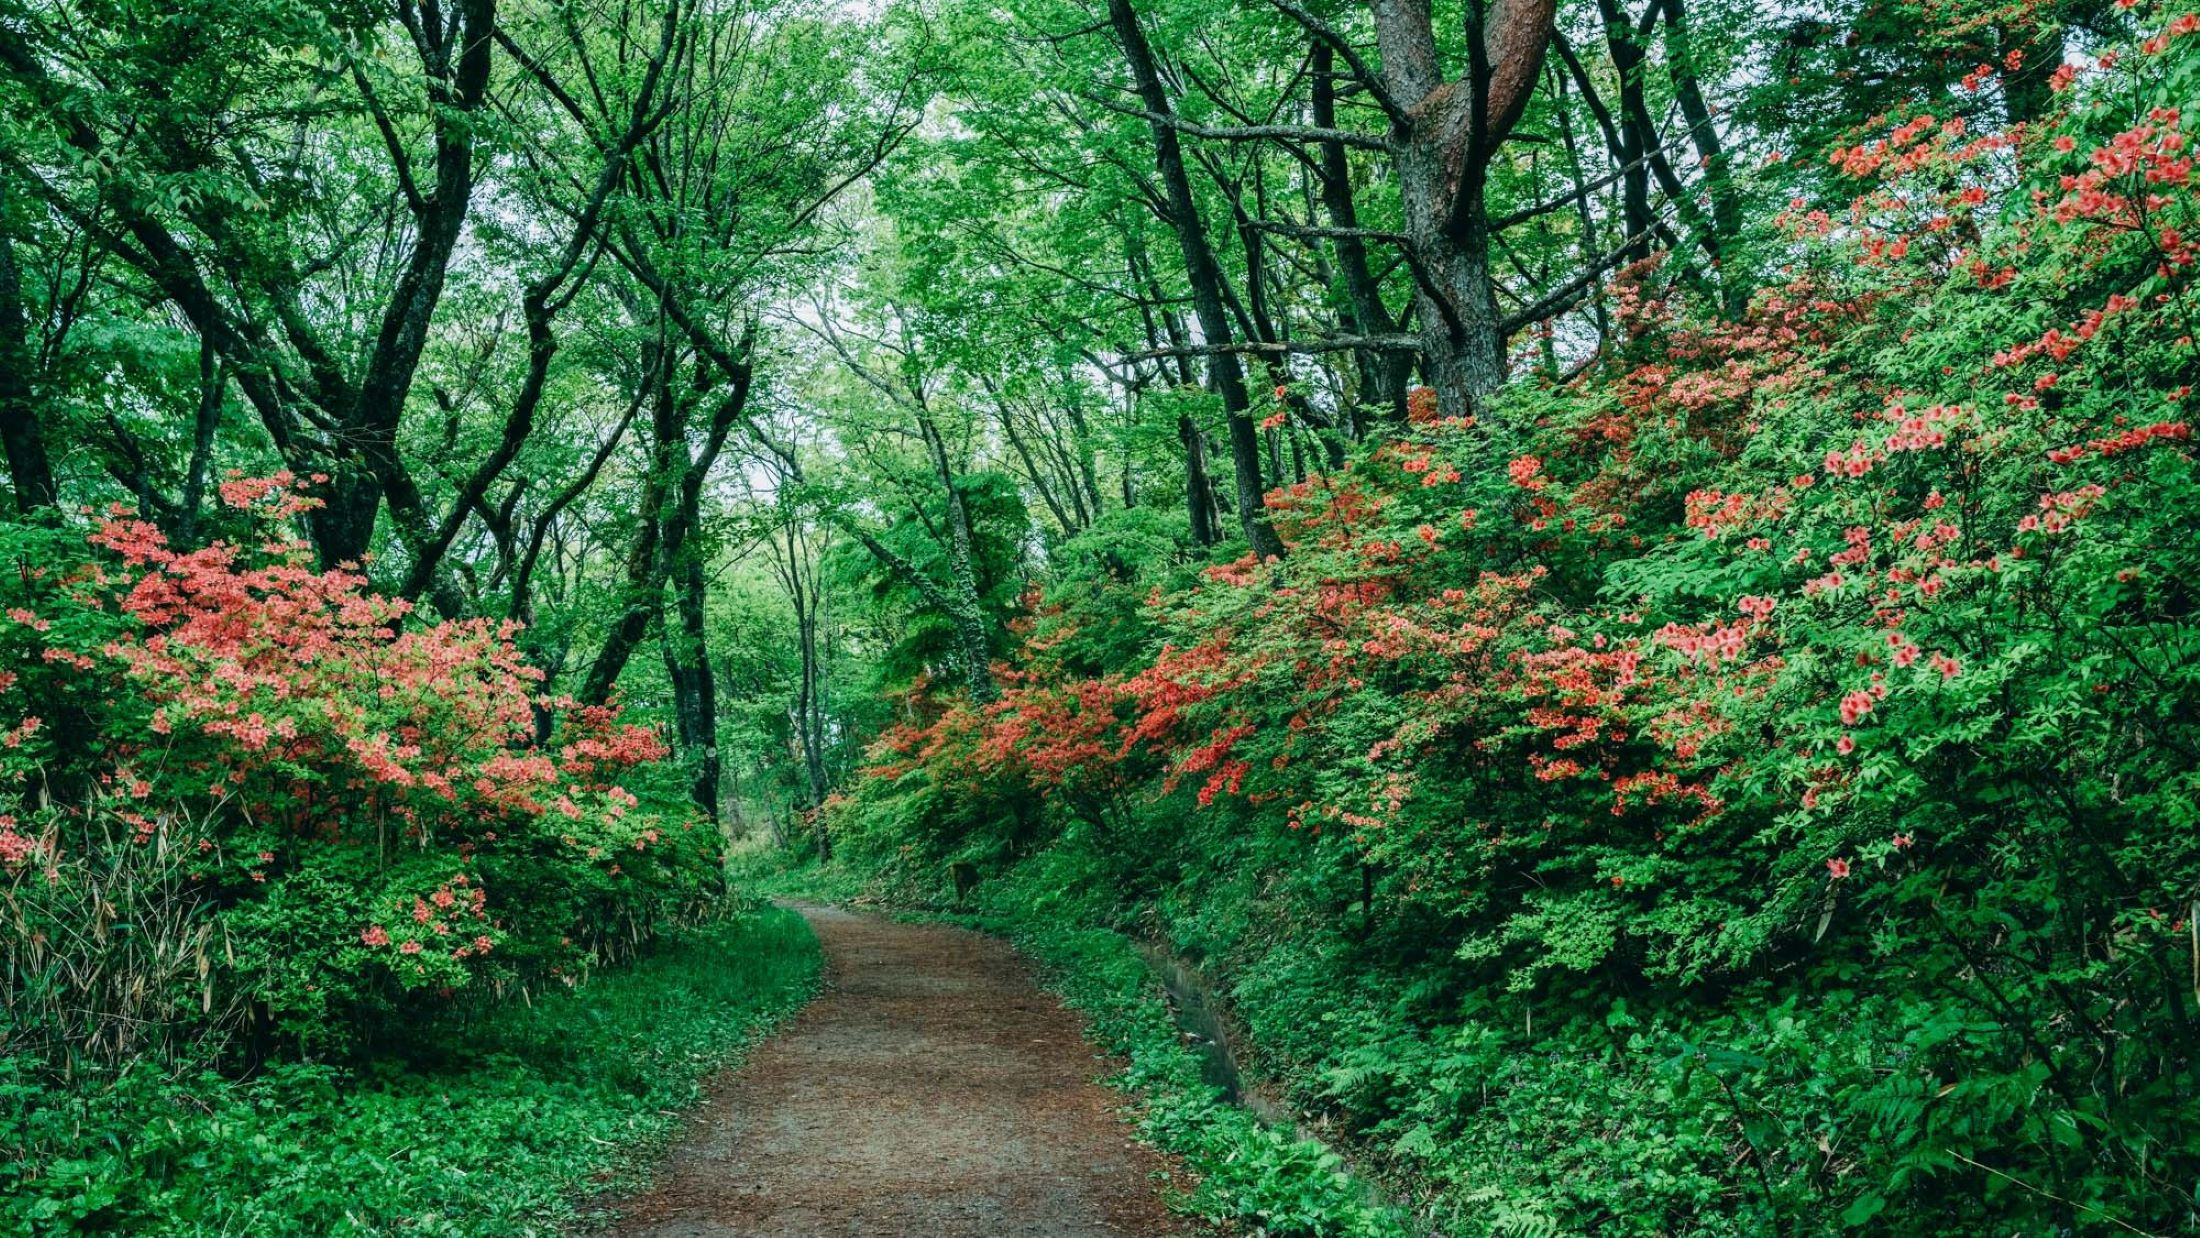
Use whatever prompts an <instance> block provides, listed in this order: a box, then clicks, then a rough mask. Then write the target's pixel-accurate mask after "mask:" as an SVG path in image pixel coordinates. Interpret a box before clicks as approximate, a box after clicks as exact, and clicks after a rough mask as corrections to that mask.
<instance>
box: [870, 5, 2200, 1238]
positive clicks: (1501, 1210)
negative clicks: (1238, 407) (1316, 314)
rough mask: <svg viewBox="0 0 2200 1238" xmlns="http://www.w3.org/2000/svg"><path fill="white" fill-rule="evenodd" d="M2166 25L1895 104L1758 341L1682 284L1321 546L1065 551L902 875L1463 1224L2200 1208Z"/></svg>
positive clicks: (2195, 259)
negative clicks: (1041, 804) (1209, 983)
mask: <svg viewBox="0 0 2200 1238" xmlns="http://www.w3.org/2000/svg"><path fill="white" fill-rule="evenodd" d="M2158 16H2159V15H2158ZM2150 29H2151V30H2153V31H2155V32H2156V33H2153V34H2151V35H2149V36H2148V37H2147V38H2146V39H2145V41H2144V42H2142V43H2140V44H2139V45H2137V46H2135V47H2125V48H2120V49H2118V50H2117V51H2116V53H2115V54H2113V55H2104V56H2101V57H2099V58H2098V59H2096V60H2094V61H2092V62H2089V63H2088V64H2087V65H2085V66H2078V65H2072V66H2070V67H2069V68H2067V70H2066V71H2065V72H2063V73H2060V74H2058V75H2056V78H2055V81H2054V83H2053V85H2054V88H2055V89H2056V90H2057V91H2060V92H2062V93H2061V97H2060V98H2059V99H2055V100H2051V101H2049V102H2047V103H2043V104H2042V105H2041V106H2042V109H2043V110H2042V113H2041V118H2040V119H2039V121H2038V122H2037V123H2036V124H2034V125H2029V126H2024V127H2014V128H2006V129H1992V128H1987V127H1986V126H1985V125H1984V124H1982V125H1981V127H1980V128H1972V127H1970V126H1969V125H1968V124H1967V123H1965V122H1963V121H1960V120H1951V119H1948V118H1946V117H1934V116H1927V115H1922V114H1915V113H1908V112H1905V113H1902V114H1897V115H1893V116H1888V117H1885V118H1882V119H1881V120H1878V121H1874V122H1871V123H1870V125H1868V126H1867V130H1868V132H1866V133H1865V134H1864V135H1863V136H1862V137H1861V139H1858V140H1854V141H1853V144H1850V145H1844V146H1842V147H1841V148H1840V149H1838V150H1836V151H1834V152H1832V158H1831V160H1830V161H1829V162H1828V164H1827V165H1826V166H1827V169H1828V170H1826V171H1825V172H1823V175H1824V176H1825V177H1826V179H1825V181H1824V182H1823V183H1822V185H1821V186H1819V187H1820V188H1823V189H1825V190H1826V191H1828V192H1832V191H1835V190H1838V192H1840V193H1842V194H1853V198H1852V200H1851V201H1850V202H1849V203H1848V204H1847V206H1846V211H1845V213H1840V214H1837V213H1835V212H1834V211H1818V210H1813V209H1811V207H1812V201H1811V200H1810V199H1809V198H1808V197H1807V196H1806V197H1803V198H1799V199H1797V200H1796V201H1795V202H1794V203H1793V204H1792V205H1791V208H1790V209H1789V210H1788V211H1787V212H1786V213H1784V214H1783V215H1781V216H1780V217H1778V219H1777V220H1773V221H1768V222H1769V223H1772V224H1775V225H1776V226H1777V227H1778V228H1779V229H1781V230H1782V234H1783V239H1782V244H1783V245H1784V246H1785V247H1786V249H1787V266H1786V269H1785V270H1784V271H1783V272H1782V273H1781V281H1780V283H1779V284H1778V285H1777V286H1776V287H1772V288H1768V289H1766V290H1764V291H1762V292H1760V293H1759V294H1758V295H1757V296H1756V298H1755V299H1754V300H1753V301H1752V302H1751V304H1750V305H1749V306H1748V308H1747V310H1746V312H1739V313H1729V312H1727V311H1726V309H1725V308H1724V307H1723V306H1716V305H1713V304H1707V303H1706V302H1705V299H1703V298H1702V297H1701V293H1700V290H1698V289H1696V288H1695V287H1694V285H1693V277H1692V276H1691V275H1690V273H1689V272H1686V271H1672V272H1661V271H1660V270H1658V269H1656V268H1657V264H1651V265H1650V266H1648V267H1645V268H1642V269H1638V270H1635V271H1633V272H1630V273H1629V275H1628V276H1627V277H1626V278H1624V279H1623V280H1622V281H1621V282H1620V283H1619V284H1618V285H1617V287H1616V289H1615V292H1614V296H1613V303H1612V310H1613V312H1614V314H1615V315H1616V316H1617V318H1618V320H1619V322H1620V324H1621V331H1620V333H1619V335H1618V336H1617V338H1615V339H1614V341H1613V342H1612V345H1611V351H1610V352H1609V353H1608V355H1606V356H1604V357H1603V358H1601V359H1600V361H1599V362H1598V363H1597V364H1595V365H1592V366H1591V367H1590V368H1588V369H1587V370H1586V371H1584V373H1583V374H1582V375H1581V376H1580V377H1579V378H1577V379H1576V380H1574V381H1572V382H1567V383H1552V382H1537V381H1521V382H1516V383H1514V384H1513V385H1512V386H1511V387H1509V388H1508V389H1507V390H1506V391H1504V392H1503V393H1501V394H1500V396H1498V397H1497V398H1494V399H1492V400H1490V401H1489V402H1488V403H1487V405H1486V406H1485V407H1484V408H1482V409H1480V410H1479V414H1480V415H1479V416H1478V418H1477V419H1475V420H1474V421H1473V422H1471V423H1469V422H1467V421H1465V420H1463V419H1459V420H1449V421H1447V420H1443V419H1439V418H1437V417H1434V416H1431V415H1428V414H1427V411H1426V409H1425V408H1424V409H1423V410H1421V411H1420V413H1418V414H1417V415H1416V416H1415V418H1414V419H1413V420H1412V421H1410V422H1409V423H1408V424H1406V425H1403V426H1399V427H1395V428H1394V429H1393V430H1392V431H1391V432H1390V433H1388V434H1387V435H1384V436H1380V437H1378V438H1376V439H1375V440H1374V441H1372V442H1370V443H1368V444H1366V445H1364V446H1363V447H1361V448H1360V449H1359V450H1358V451H1357V452H1356V453H1355V455H1354V457H1353V458H1352V459H1351V460H1350V461H1349V462H1348V463H1347V465H1346V466H1345V467H1344V468H1342V469H1338V470H1334V471H1332V472H1330V473H1328V474H1325V475H1322V476H1318V477H1311V478H1309V479H1308V480H1307V481H1306V482H1305V483H1303V484H1299V485H1293V486H1285V487H1281V488H1279V489H1277V490H1276V491H1274V492H1272V493H1271V494H1270V496H1269V505H1270V510H1271V511H1272V512H1274V513H1275V520H1276V523H1277V527H1278V529H1279V531H1281V532H1282V534H1283V536H1284V537H1285V539H1286V541H1287V543H1288V545H1289V550H1290V553H1289V555H1288V557H1286V558H1285V559H1284V560H1283V561H1282V562H1280V563H1277V564H1266V565H1264V564H1256V563H1255V562H1253V561H1252V560H1251V559H1250V558H1249V557H1248V558H1246V559H1242V560H1240V561H1237V562H1235V563H1229V564H1223V565H1217V566H1212V567H1209V568H1207V569H1206V570H1204V571H1203V572H1201V573H1199V574H1198V575H1197V576H1196V577H1193V578H1190V579H1181V578H1177V579H1172V578H1171V577H1170V575H1169V574H1168V573H1167V572H1166V571H1162V572H1145V571H1131V572H1125V573H1121V574H1118V575H1117V576H1115V577H1113V578H1111V577H1110V576H1109V574H1108V573H1106V572H1095V571H1094V570H1092V568H1091V566H1090V565H1089V564H1090V562H1091V560H1089V559H1081V558H1076V557H1068V558H1066V559H1065V562H1064V563H1063V565H1062V571H1063V576H1062V580H1061V582H1060V583H1058V584H1057V585H1056V587H1054V588H1053V589H1051V590H1050V591H1049V592H1048V593H1047V594H1046V595H1045V603H1044V604H1043V605H1041V606H1039V607H1035V608H1034V611H1033V614H1032V616H1031V619H1030V622H1029V624H1028V625H1027V627H1028V630H1027V631H1026V633H1025V638H1026V639H1025V645H1024V648H1023V650H1022V657H1021V658H1020V660H1019V662H1018V664H1017V671H1018V674H1017V677H1016V679H1015V681H1014V682H1013V683H1012V684H1011V685H1010V686H1009V687H1008V688H1007V689H1006V690H1005V691H1004V692H1003V694H1002V698H1001V700H1000V701H999V702H997V703H995V704H993V705H990V706H986V707H982V708H980V707H972V706H969V705H967V704H965V703H963V702H959V701H954V700H944V701H937V700H936V701H934V702H932V709H931V711H930V712H929V713H927V714H924V715H921V716H920V717H918V718H916V719H915V720H913V721H912V722H911V723H909V724H908V725H906V726H904V727H901V728H897V729H896V730H893V731H890V732H888V733H887V735H886V736H885V737H884V738H883V739H882V740H881V741H880V743H879V745H878V747H877V748H876V750H875V755H876V759H877V764H876V766H875V768H874V770H873V776H872V778H871V780H870V781H869V783H868V785H866V786H864V787H862V788H860V789H859V790H858V792H857V793H856V795H855V796H854V797H853V799H852V802H853V804H854V805H855V806H856V807H855V808H854V809H853V810H852V811H855V812H857V813H861V814H866V815H868V816H869V818H870V820H871V821H872V822H873V823H874V827H873V828H875V830H876V831H877V832H876V834H875V835H874V837H873V839H872V840H871V842H870V844H869V846H868V852H869V853H870V854H871V855H873V856H876V857H880V858H882V859H885V860H887V861H888V862H889V863H890V864H891V865H892V866H893V867H892V869H890V871H905V872H922V871H924V870H925V868H926V867H927V866H928V865H932V864H936V863H937V862H938V860H939V859H940V858H943V857H945V856H950V855H952V856H958V857H971V858H976V859H978V860H980V861H982V862H984V863H987V864H989V865H991V866H992V868H993V869H994V871H996V872H999V873H1002V874H1003V876H1001V877H996V878H995V881H996V882H997V883H1001V884H1002V891H1003V892H1002V893H1000V894H999V895H998V896H997V897H998V898H1000V899H1003V900H1009V901H1010V905H1017V904H1023V903H1027V904H1028V908H1027V910H1028V913H1029V914H1031V915H1033V916H1035V917H1039V918H1041V919H1043V920H1044V921H1045V922H1047V923H1077V924H1087V925H1108V926H1113V927H1136V928H1137V929H1138V930H1139V931H1141V932H1146V933H1152V934H1155V935H1157V936H1160V937H1161V938H1163V939H1164V940H1165V941H1166V942H1167V943H1168V944H1169V945H1170V946H1171V947H1172V948H1174V949H1176V950H1177V951H1179V952H1181V953H1184V954H1187V955H1189V956H1191V957H1193V958H1196V959H1200V960H1203V962H1204V963H1205V964H1206V965H1207V966H1209V967H1211V968H1212V969H1214V971H1216V972H1217V973H1218V974H1219V975H1221V976H1223V977H1224V978H1225V979H1226V981H1227V982H1228V984H1229V985H1230V987H1231V993H1232V997H1233V1000H1234V1001H1235V1003H1236V1006H1237V1009H1238V1013H1239V1016H1240V1018H1241V1019H1242V1020H1243V1022H1244V1023H1245V1024H1246V1026H1247V1027H1248V1028H1249V1029H1250V1030H1251V1031H1252V1033H1253V1039H1254V1041H1255V1043H1256V1045H1258V1046H1259V1047H1260V1049H1261V1050H1262V1051H1263V1053H1264V1054H1265V1055H1266V1057H1267V1059H1268V1064H1269V1065H1270V1067H1271V1068H1272V1070H1273V1072H1274V1073H1275V1074H1277V1075H1278V1076H1280V1077H1284V1078H1287V1079H1290V1080H1293V1081H1295V1084H1296V1090H1295V1099H1296V1100H1298V1101H1299V1102H1300V1103H1301V1104H1303V1105H1304V1106H1306V1107H1308V1108H1310V1109H1312V1110H1314V1111H1317V1112H1320V1113H1322V1114H1324V1115H1325V1116H1327V1117H1328V1118H1329V1119H1330V1120H1332V1121H1333V1122H1335V1123H1336V1124H1337V1125H1338V1126H1340V1127H1342V1128H1345V1129H1348V1130H1350V1131H1353V1132H1355V1133H1356V1134H1357V1135H1358V1136H1359V1137H1360V1139H1361V1140H1362V1141H1363V1146H1365V1147H1366V1148H1368V1149H1370V1150H1371V1152H1372V1153H1373V1154H1374V1155H1376V1156H1377V1157H1379V1158H1381V1159H1382V1160H1384V1161H1385V1162H1387V1163H1388V1164H1390V1165H1391V1166H1393V1167H1394V1168H1396V1169H1398V1170H1399V1171H1401V1172H1403V1173H1405V1174H1406V1175H1407V1176H1409V1177H1410V1178H1412V1179H1414V1180H1416V1181H1418V1182H1421V1183H1423V1184H1424V1185H1425V1188H1426V1190H1425V1193H1424V1194H1423V1196H1422V1198H1421V1199H1420V1201H1419V1204H1418V1208H1419V1211H1421V1212H1423V1213H1424V1214H1425V1215H1427V1216H1429V1217H1431V1218H1432V1219H1434V1220H1435V1221H1436V1222H1437V1223H1439V1224H1441V1225H1444V1226H1448V1227H1453V1228H1456V1229H1457V1230H1458V1231H1460V1232H1469V1233H1479V1232H1490V1233H1502V1232H1550V1231H1552V1230H1559V1231H1566V1232H1573V1231H1590V1232H1598V1233H1638V1234H1645V1235H1648V1234H1667V1233H1690V1234H1735V1235H1742V1234H1755V1233H1764V1232H1787V1233H1830V1232H1839V1231H1841V1230H1843V1229H1855V1230H1860V1231H1868V1232H1898V1233H1907V1234H1924V1233H1935V1232H1987V1231H1992V1232H2004V1231H2022V1232H2033V1231H2045V1230H2055V1231H2062V1232H2076V1231H2089V1230H2091V1229H2094V1228H2100V1227H2111V1226H2124V1227H2137V1228H2139V1229H2142V1230H2145V1231H2147V1232H2169V1231H2172V1230H2175V1229H2178V1228H2180V1227H2188V1226H2189V1225H2190V1223H2191V1219H2192V1217H2193V1216H2194V1215H2195V1208H2196V1207H2200V1200H2196V1198H2195V1196H2194V1194H2193V1191H2194V1183H2195V1182H2196V1181H2200V1129H2196V1128H2195V1127H2194V1126H2193V1124H2192V1121H2191V1114H2190V1112H2189V1108H2190V1107H2189V1105H2188V1104H2187V1103H2186V1101H2185V1098H2187V1097H2189V1096H2190V1095H2191V1094H2192V1093H2193V1091H2194V1089H2195V1088H2196V1087H2200V1055H2196V1054H2195V1052H2194V1049H2193V1042H2192V1039H2191V1037H2190V1035H2189V1031H2190V1025H2191V1017H2192V1016H2191V1010H2192V1006H2193V1003H2194V1002H2195V1001H2196V1000H2200V998H2195V996H2194V994H2193V993H2192V990H2191V975H2192V973H2191V965H2192V961H2193V958H2194V954H2193V942H2194V940H2195V939H2194V937H2193V936H2192V934H2193V932H2194V931H2195V930H2194V927H2193V925H2194V921H2195V919H2196V918H2200V845H2196V843H2195V841H2194V840H2195V834H2194V832H2193V829H2192V827H2193V826H2194V824H2195V823H2196V821H2200V818H2196V817H2195V815H2194V810H2193V802H2194V799H2193V796H2194V791H2195V788H2196V787H2200V772H2196V765H2195V756H2194V754H2195V753H2196V752H2200V731H2196V729H2195V727H2196V721H2195V720H2196V719H2200V709H2196V702H2200V671H2196V669H2195V668H2200V658H2196V657H2195V656H2194V654H2195V652H2196V642H2200V634H2196V628H2195V624H2194V621H2193V614H2194V608H2193V597H2192V592H2193V586H2192V582H2193V581H2194V580H2196V579H2200V532H2196V519H2200V465H2196V461H2195V452H2194V449H2193V447H2192V441H2193V429H2192V426H2191V423H2190V421H2189V419H2188V409H2189V400H2190V397H2191V395H2192V391H2193V389H2194V386H2195V385H2196V384H2195V380H2196V379H2200V351H2196V348H2195V344H2194V339H2193V335H2192V318H2191V307H2192V304H2193V300H2194V289H2195V285H2194V283H2193V274H2192V273H2193V270H2194V269H2195V267H2196V264H2200V251H2196V250H2195V249H2194V246H2193V243H2192V240H2191V239H2190V238H2191V235H2192V233H2193V231H2194V229H2195V227H2196V226H2200V196H2196V186H2195V184H2194V181H2193V172H2192V160H2191V156H2190V153H2189V152H2190V133H2191V129H2192V124H2193V121H2192V118H2190V117H2188V116H2186V115H2185V112H2184V111H2183V110H2181V106H2180V105H2181V104H2182V102H2183V101H2184V99H2185V98H2186V96H2185V95H2184V94H2182V93H2180V92H2186V91H2188V90H2189V87H2190V84H2191V82H2192V81H2193V80H2194V76H2195V74H2196V73H2200V52H2196V51H2195V50H2194V46H2195V44H2196V43H2200V40H2196V39H2195V38H2194V37H2193V36H2194V35H2196V34H2200V18H2194V17H2191V16H2182V17H2177V18H2174V19H2171V20H2168V22H2167V24H2163V23H2162V22H2161V21H2160V20H2157V21H2155V23H2154V24H2153V25H2151V26H2150ZM1875 54H1876V53H1875ZM1888 54H1890V55H1899V54H1901V52H1900V49H1898V50H1897V51H1896V52H1892V53H1888ZM1992 75H1993V70H1991V69H1989V70H1986V71H1984V72H1983V75H1981V74H1974V80H1973V81H1972V83H1971V84H1969V85H1961V86H1960V87H1959V88H1960V89H1963V90H1970V91H1975V90H1977V89H1980V87H1979V85H1978V83H1979V82H1980V81H1983V80H1985V78H1987V77H1991V76H1992ZM2019 85H2021V83H2014V82H2011V83H2004V86H2003V91H2004V94H2005V96H2006V95H2007V94H2008V93H2009V92H2010V91H2014V90H2016V89H2017V88H2018V86H2019ZM1898 93H1899V92H1898ZM1987 119H1989V120H1990V119H1991V117H1988V118H1987ZM1677 260H1678V258H1677V255H1676V256H1669V258H1668V260H1667V265H1672V264H1673V263H1674V262H1676V261H1677ZM1072 545H1075V543H1072ZM1146 561H1147V562H1151V561H1152V559H1151V557H1149V558H1148V559H1147V560H1146ZM1157 586H1158V587H1157ZM1132 616H1135V619H1133V618H1132ZM1118 632H1128V633H1129V634H1130V638H1129V639H1128V640H1122V641H1118V639H1117V636H1116V634H1117V633H1118ZM1138 642H1143V647H1142V648H1139V647H1138ZM1041 799H1044V800H1045V801H1046V802H1047V804H1048V806H1049V807H1048V811H1047V812H1046V813H1044V814H1042V815H1041V817H1040V819H1039V820H1038V821H1036V822H1034V821H1032V820H1031V819H1030V813H1029V810H1028V805H1030V804H1031V803H1033V802H1034V801H1037V800H1041Z"/></svg>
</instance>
